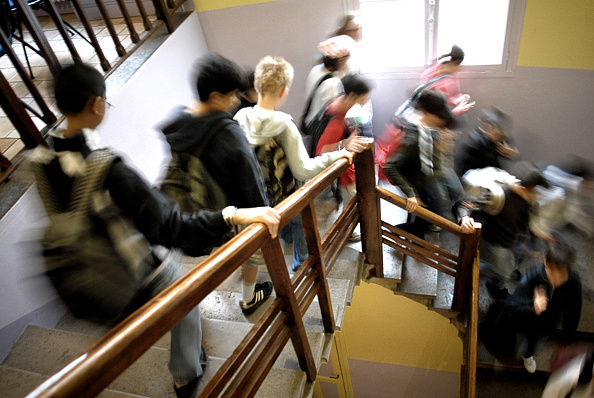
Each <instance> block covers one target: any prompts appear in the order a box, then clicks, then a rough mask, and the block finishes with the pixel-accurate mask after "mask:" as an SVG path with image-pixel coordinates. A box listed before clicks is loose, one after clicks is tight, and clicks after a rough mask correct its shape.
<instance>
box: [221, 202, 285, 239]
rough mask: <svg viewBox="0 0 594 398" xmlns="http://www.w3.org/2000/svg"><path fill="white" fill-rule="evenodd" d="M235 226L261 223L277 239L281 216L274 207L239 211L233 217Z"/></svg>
mask: <svg viewBox="0 0 594 398" xmlns="http://www.w3.org/2000/svg"><path fill="white" fill-rule="evenodd" d="M232 222H233V225H239V224H252V223H255V222H261V223H264V224H265V225H266V227H267V228H268V232H269V233H270V237H271V238H273V239H274V238H276V235H277V233H278V224H279V223H280V214H279V212H278V210H276V209H273V208H272V207H252V208H248V209H237V211H236V212H235V215H234V216H233V221H232Z"/></svg>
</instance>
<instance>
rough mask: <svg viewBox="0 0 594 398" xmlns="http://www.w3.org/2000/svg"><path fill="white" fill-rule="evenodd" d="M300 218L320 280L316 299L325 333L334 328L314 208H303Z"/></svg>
mask: <svg viewBox="0 0 594 398" xmlns="http://www.w3.org/2000/svg"><path fill="white" fill-rule="evenodd" d="M301 219H302V220H303V229H304V230H305V239H306V241H307V247H309V252H310V254H311V255H313V257H314V258H315V262H314V267H315V269H316V270H317V271H318V281H319V282H320V291H319V292H318V301H319V303H320V310H321V312H322V320H323V322H324V330H325V331H326V333H332V332H334V330H335V328H336V325H335V323H334V314H333V313H332V300H331V299H330V288H329V287H328V280H327V279H326V264H324V257H323V256H322V242H321V239H320V233H319V229H318V219H317V217H316V212H315V208H314V207H313V206H312V205H311V204H310V205H309V206H307V207H306V208H305V209H303V212H302V213H301Z"/></svg>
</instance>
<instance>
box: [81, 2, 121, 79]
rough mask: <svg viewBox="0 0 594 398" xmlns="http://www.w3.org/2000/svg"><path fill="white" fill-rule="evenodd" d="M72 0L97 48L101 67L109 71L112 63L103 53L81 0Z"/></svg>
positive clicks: (90, 38) (94, 46)
mask: <svg viewBox="0 0 594 398" xmlns="http://www.w3.org/2000/svg"><path fill="white" fill-rule="evenodd" d="M70 1H71V2H72V5H73V6H74V12H76V15H77V17H78V19H79V20H80V22H81V23H82V24H83V26H84V28H85V32H87V35H88V36H89V40H90V41H91V44H92V46H93V48H94V49H95V53H96V54H97V57H99V62H100V63H101V68H102V69H103V71H104V72H107V71H108V70H109V69H110V68H111V65H110V64H109V61H108V60H107V58H106V57H105V54H104V53H103V49H101V46H100V45H99V41H98V40H97V36H95V32H94V31H93V27H92V26H91V24H90V23H89V20H88V18H87V16H86V15H85V13H84V11H83V9H82V7H81V6H80V3H79V0H70ZM118 54H119V53H118ZM120 56H121V55H120Z"/></svg>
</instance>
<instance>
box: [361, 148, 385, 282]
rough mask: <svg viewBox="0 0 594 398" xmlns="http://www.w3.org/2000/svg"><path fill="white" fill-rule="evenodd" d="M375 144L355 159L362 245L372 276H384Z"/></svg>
mask: <svg viewBox="0 0 594 398" xmlns="http://www.w3.org/2000/svg"><path fill="white" fill-rule="evenodd" d="M373 146H374V144H373V142H370V143H369V144H367V149H366V150H365V151H363V152H362V153H360V154H359V155H357V157H356V159H355V175H356V178H357V193H358V195H359V200H360V203H361V245H362V247H363V253H365V258H366V261H367V262H368V263H369V264H373V265H374V266H375V268H374V269H372V270H371V273H372V276H376V277H381V276H383V274H384V270H383V263H382V234H381V216H380V200H379V196H378V195H377V193H376V191H375V162H374V156H373Z"/></svg>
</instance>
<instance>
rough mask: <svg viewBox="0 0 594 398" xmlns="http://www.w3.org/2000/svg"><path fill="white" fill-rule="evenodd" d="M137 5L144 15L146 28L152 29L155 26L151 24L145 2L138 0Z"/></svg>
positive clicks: (141, 14) (143, 19) (143, 20)
mask: <svg viewBox="0 0 594 398" xmlns="http://www.w3.org/2000/svg"><path fill="white" fill-rule="evenodd" d="M136 6H137V7H138V12H139V13H140V16H141V17H142V23H143V25H144V30H151V29H152V28H153V25H152V24H151V21H149V18H148V14H147V13H146V9H145V8H144V4H143V3H142V0H136Z"/></svg>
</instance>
